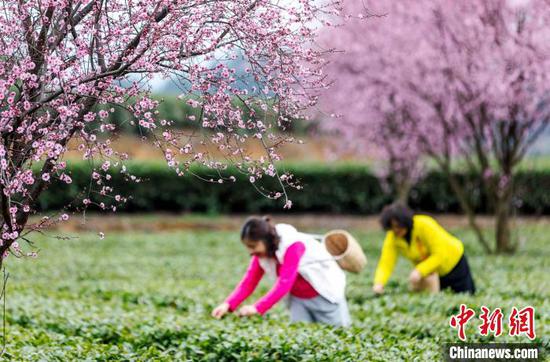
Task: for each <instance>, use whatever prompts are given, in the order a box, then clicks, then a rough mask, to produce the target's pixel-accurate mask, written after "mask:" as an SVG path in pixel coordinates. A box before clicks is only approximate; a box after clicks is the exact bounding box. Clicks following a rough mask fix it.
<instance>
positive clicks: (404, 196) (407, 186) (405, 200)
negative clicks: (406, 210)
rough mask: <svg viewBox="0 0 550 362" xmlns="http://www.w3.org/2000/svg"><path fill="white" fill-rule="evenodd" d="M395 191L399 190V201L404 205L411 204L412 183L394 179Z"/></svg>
mask: <svg viewBox="0 0 550 362" xmlns="http://www.w3.org/2000/svg"><path fill="white" fill-rule="evenodd" d="M394 185H395V186H394V187H395V191H396V192H397V201H399V202H400V203H402V204H403V205H408V204H409V193H410V191H411V187H412V185H411V183H410V182H408V181H402V182H399V180H394Z"/></svg>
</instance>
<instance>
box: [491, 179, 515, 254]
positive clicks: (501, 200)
mask: <svg viewBox="0 0 550 362" xmlns="http://www.w3.org/2000/svg"><path fill="white" fill-rule="evenodd" d="M511 199H512V192H511V186H508V187H507V188H506V190H504V192H503V195H501V196H500V197H498V196H497V198H496V200H495V201H496V202H495V236H496V252H497V253H500V254H512V253H514V252H515V251H516V249H517V245H516V244H514V243H513V242H512V232H511V229H510V208H511V201H512V200H511Z"/></svg>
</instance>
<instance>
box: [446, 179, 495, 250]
mask: <svg viewBox="0 0 550 362" xmlns="http://www.w3.org/2000/svg"><path fill="white" fill-rule="evenodd" d="M445 173H446V175H447V178H448V179H449V183H450V184H451V188H452V189H453V191H454V193H455V195H456V197H457V198H458V202H459V203H460V208H461V209H462V211H464V212H465V213H466V216H467V217H468V224H469V225H470V228H472V230H473V231H474V233H475V234H476V236H477V240H478V241H479V243H480V244H481V246H482V247H483V249H484V250H485V252H486V253H488V254H491V252H492V250H491V247H490V246H489V243H487V240H486V239H485V236H484V235H483V232H482V231H481V227H480V226H479V225H478V223H477V221H476V215H475V213H474V210H473V208H472V207H471V206H470V202H469V201H468V198H467V196H466V193H465V191H464V189H463V188H462V187H461V186H460V182H459V181H458V180H457V179H456V176H454V175H453V174H452V173H450V172H445Z"/></svg>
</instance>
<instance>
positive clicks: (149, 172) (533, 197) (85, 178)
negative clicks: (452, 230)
mask: <svg viewBox="0 0 550 362" xmlns="http://www.w3.org/2000/svg"><path fill="white" fill-rule="evenodd" d="M128 169H129V171H130V173H131V174H133V175H135V176H137V177H139V178H140V179H142V181H141V182H139V183H135V182H132V181H127V180H125V179H124V176H122V174H120V173H118V172H116V173H115V172H113V173H111V174H112V176H113V177H112V179H111V180H110V182H109V185H110V186H112V187H113V188H114V190H115V191H114V193H118V194H121V195H123V196H131V198H130V199H129V200H128V202H127V203H126V204H125V205H124V206H121V207H119V210H121V211H125V212H149V211H173V212H182V211H187V212H189V211H194V212H206V213H266V212H271V213H276V212H282V211H283V209H282V201H281V200H272V199H269V198H266V197H264V196H262V195H261V194H260V193H259V192H258V191H257V190H256V188H255V187H253V185H252V184H250V182H249V181H248V176H246V175H242V174H239V172H237V170H236V169H234V168H231V167H230V168H229V169H228V170H226V171H224V172H222V173H221V175H222V176H224V177H229V176H230V175H234V176H235V177H236V181H235V182H229V181H228V182H224V183H223V184H219V183H217V182H216V181H217V180H218V179H219V176H218V175H217V174H216V173H215V172H214V171H212V170H209V169H206V168H201V167H196V168H193V169H192V170H193V173H194V174H195V176H192V175H189V176H185V177H179V176H177V175H176V174H175V172H174V171H173V170H170V169H169V168H168V167H167V166H166V165H165V164H164V163H159V162H140V163H131V164H129V165H128ZM280 169H283V170H286V171H289V172H290V173H292V174H294V176H295V178H296V179H298V180H299V181H300V182H301V184H302V185H303V186H304V188H303V189H302V190H295V189H289V190H288V192H289V197H290V199H291V200H292V202H293V207H292V209H291V210H290V212H314V213H315V212H318V213H342V214H344V213H345V214H373V213H377V212H379V211H380V209H381V208H382V207H383V206H384V205H385V204H387V203H389V202H391V201H392V192H391V190H388V189H387V188H385V187H383V183H381V182H380V180H379V179H378V178H377V177H375V175H374V174H373V173H372V171H371V170H369V168H368V167H366V166H363V165H355V164H339V165H322V164H301V165H282V166H280ZM68 171H69V173H70V174H71V177H72V179H73V183H72V184H70V185H59V184H54V185H52V186H50V188H49V189H47V190H46V191H45V192H44V193H43V194H42V196H41V197H40V200H39V201H40V208H41V209H42V210H43V211H45V210H55V209H60V208H62V207H63V206H64V205H66V204H68V203H70V202H72V201H73V200H75V199H80V198H81V197H82V190H84V189H86V188H87V187H88V186H89V185H90V166H89V164H86V163H72V164H69V165H68ZM460 178H461V180H462V183H463V184H464V185H466V188H467V190H468V195H470V197H471V199H472V202H473V204H474V205H475V207H476V210H477V211H478V212H479V213H487V212H490V206H489V204H488V203H487V201H486V196H485V195H484V192H483V190H482V188H481V186H480V185H479V184H478V183H477V182H476V179H477V178H476V177H475V175H460ZM203 179H207V180H210V179H212V180H213V181H214V182H206V181H204V180H203ZM256 185H257V186H261V187H263V188H265V189H266V190H271V191H277V183H276V180H274V179H272V178H264V179H263V180H261V182H259V183H257V184H256ZM515 185H516V197H515V199H514V207H515V210H516V211H517V212H518V213H521V214H539V215H540V214H550V192H548V190H549V189H550V171H542V170H540V171H523V172H521V173H519V174H518V175H517V178H516V180H515ZM96 188H97V186H96ZM92 195H94V193H92ZM92 199H93V198H92ZM409 203H410V204H411V206H412V207H413V208H415V209H417V210H422V211H426V212H451V213H455V212H460V206H459V203H458V201H457V199H456V197H455V196H454V194H453V192H452V191H451V189H450V187H449V185H448V183H447V181H446V179H445V177H444V176H443V175H442V174H441V173H438V172H432V173H430V174H428V175H427V176H426V177H424V178H423V179H422V180H421V181H419V182H418V183H417V185H415V186H414V187H413V189H412V190H411V193H410V199H409Z"/></svg>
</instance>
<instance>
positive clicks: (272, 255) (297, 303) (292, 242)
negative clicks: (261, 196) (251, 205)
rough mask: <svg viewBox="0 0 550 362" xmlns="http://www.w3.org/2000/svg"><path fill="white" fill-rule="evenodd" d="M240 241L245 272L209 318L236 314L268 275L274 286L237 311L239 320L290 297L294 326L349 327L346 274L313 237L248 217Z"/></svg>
mask: <svg viewBox="0 0 550 362" xmlns="http://www.w3.org/2000/svg"><path fill="white" fill-rule="evenodd" d="M241 241H242V242H243V244H244V245H245V246H246V248H247V249H248V252H249V253H250V255H251V257H252V258H251V260H250V264H249V266H248V270H247V271H246V273H245V275H244V277H243V278H242V280H241V281H240V283H239V284H238V285H237V286H236V287H235V289H234V290H233V292H232V293H231V294H230V295H229V296H228V297H227V298H226V299H225V301H224V302H223V303H222V304H220V305H219V306H217V307H216V308H215V309H214V310H213V311H212V316H213V317H215V318H218V319H219V318H222V317H223V316H224V315H225V314H227V313H228V312H233V311H235V310H237V308H238V306H239V305H240V304H241V303H242V302H243V301H244V300H245V299H246V298H248V296H250V295H251V294H252V293H253V292H254V289H256V286H257V285H258V283H259V282H260V280H261V279H262V277H263V276H264V274H268V275H270V276H273V277H275V278H276V282H275V284H274V286H273V287H272V288H271V290H270V291H269V292H268V293H267V294H265V295H264V296H263V297H261V298H260V299H259V300H257V301H256V302H255V303H253V304H249V305H244V306H242V307H241V308H240V309H238V311H237V314H238V315H239V316H242V317H247V316H252V315H257V314H258V315H264V314H265V313H267V311H268V310H269V309H271V307H273V306H274V305H275V304H276V303H277V302H279V301H280V300H281V299H282V298H283V297H285V296H287V295H288V307H289V310H290V318H291V321H293V322H300V321H301V322H319V323H326V324H330V325H333V326H348V325H349V324H350V317H349V312H348V306H347V302H346V298H345V285H346V276H345V274H344V271H343V270H341V269H340V267H339V266H338V264H337V263H336V262H335V261H334V259H333V258H332V256H331V255H330V254H329V253H328V251H327V250H326V249H325V247H324V246H323V245H322V244H321V243H320V242H318V241H317V240H315V239H314V238H313V237H312V236H311V235H309V234H305V233H301V232H298V231H297V230H296V228H294V227H293V226H291V225H288V224H277V225H272V224H271V222H270V220H269V218H267V217H263V218H260V217H251V218H249V219H248V220H247V221H246V222H245V224H244V225H243V227H242V230H241Z"/></svg>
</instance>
